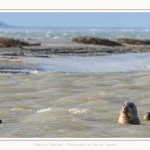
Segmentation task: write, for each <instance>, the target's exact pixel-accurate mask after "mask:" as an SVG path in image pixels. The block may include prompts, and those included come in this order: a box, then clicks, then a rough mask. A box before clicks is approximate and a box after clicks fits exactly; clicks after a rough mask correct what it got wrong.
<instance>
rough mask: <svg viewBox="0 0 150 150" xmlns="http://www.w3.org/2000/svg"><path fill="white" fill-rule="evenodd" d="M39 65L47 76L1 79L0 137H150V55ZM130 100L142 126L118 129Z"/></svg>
mask: <svg viewBox="0 0 150 150" xmlns="http://www.w3.org/2000/svg"><path fill="white" fill-rule="evenodd" d="M33 60H36V61H39V62H40V63H39V64H41V66H40V67H41V68H43V69H44V71H38V72H36V73H35V72H34V71H33V72H31V73H30V74H25V73H18V74H11V73H7V74H0V104H1V105H0V118H1V119H2V120H3V126H2V127H1V128H0V137H3V138H11V137H14V138H31V137H33V138H74V137H76V138H110V137H112V138H117V137H120V138H122V137H123V138H124V137H127V138H130V137H137V138H144V137H150V133H149V132H147V131H149V130H150V122H148V121H147V122H146V121H143V119H142V118H143V115H144V114H145V113H146V112H147V111H150V92H149V89H150V84H149V83H150V70H149V69H150V68H149V66H150V61H149V60H150V54H149V53H143V54H122V55H112V56H91V57H76V56H68V57H65V56H57V57H53V58H42V59H41V58H33ZM41 62H42V63H41ZM126 101H132V102H134V103H135V104H136V106H137V109H138V115H139V118H140V120H141V122H142V125H120V124H118V122H117V121H118V118H119V112H120V110H121V107H122V105H123V103H124V102H126Z"/></svg>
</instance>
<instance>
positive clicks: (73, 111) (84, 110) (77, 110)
mask: <svg viewBox="0 0 150 150" xmlns="http://www.w3.org/2000/svg"><path fill="white" fill-rule="evenodd" d="M68 111H69V112H70V113H73V114H82V113H85V112H86V111H87V109H77V108H71V109H69V110H68Z"/></svg>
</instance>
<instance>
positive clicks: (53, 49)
mask: <svg viewBox="0 0 150 150" xmlns="http://www.w3.org/2000/svg"><path fill="white" fill-rule="evenodd" d="M33 41H34V42H36V41H35V40H30V41H28V42H33ZM40 43H41V46H22V47H20V48H0V55H1V56H27V57H51V56H54V55H63V56H70V55H71V56H104V55H111V54H122V53H143V52H150V45H130V44H124V45H123V46H102V45H91V44H79V43H74V42H71V41H70V40H65V41H63V40H62V41H40Z"/></svg>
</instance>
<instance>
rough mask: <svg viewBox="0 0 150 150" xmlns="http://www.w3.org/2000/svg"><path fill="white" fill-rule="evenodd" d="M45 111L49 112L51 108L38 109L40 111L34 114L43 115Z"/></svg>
mask: <svg viewBox="0 0 150 150" xmlns="http://www.w3.org/2000/svg"><path fill="white" fill-rule="evenodd" d="M47 111H51V108H46V109H40V110H38V111H36V113H43V112H47Z"/></svg>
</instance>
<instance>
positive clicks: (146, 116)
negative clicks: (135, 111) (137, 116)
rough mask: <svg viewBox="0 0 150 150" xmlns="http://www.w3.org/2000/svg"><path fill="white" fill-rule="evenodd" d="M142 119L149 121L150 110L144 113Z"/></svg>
mask: <svg viewBox="0 0 150 150" xmlns="http://www.w3.org/2000/svg"><path fill="white" fill-rule="evenodd" d="M143 119H144V120H145V121H150V112H147V113H146V114H145V115H144V117H143Z"/></svg>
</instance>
